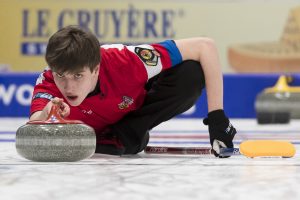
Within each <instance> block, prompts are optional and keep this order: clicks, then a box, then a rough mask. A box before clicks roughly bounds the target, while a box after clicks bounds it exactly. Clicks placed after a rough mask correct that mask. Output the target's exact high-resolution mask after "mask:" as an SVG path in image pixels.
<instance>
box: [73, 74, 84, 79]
mask: <svg viewBox="0 0 300 200" xmlns="http://www.w3.org/2000/svg"><path fill="white" fill-rule="evenodd" d="M82 76H83V75H82V74H74V77H75V78H77V79H78V78H81V77H82Z"/></svg>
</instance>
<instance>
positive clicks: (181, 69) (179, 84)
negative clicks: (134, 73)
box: [96, 61, 205, 154]
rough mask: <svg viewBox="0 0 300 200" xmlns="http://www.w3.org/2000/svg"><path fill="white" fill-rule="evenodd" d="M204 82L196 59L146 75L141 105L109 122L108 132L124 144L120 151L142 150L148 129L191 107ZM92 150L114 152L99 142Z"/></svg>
mask: <svg viewBox="0 0 300 200" xmlns="http://www.w3.org/2000/svg"><path fill="white" fill-rule="evenodd" d="M204 86H205V81H204V74H203V71H202V68H201V65H200V64H199V62H196V61H185V62H183V63H181V64H179V65H177V66H174V67H173V68H171V69H168V70H166V71H164V72H162V73H160V74H159V75H157V76H155V77H153V78H152V79H150V80H149V82H148V84H147V85H146V89H147V90H148V93H147V95H146V98H145V102H144V104H143V106H142V107H141V108H140V109H138V110H136V111H134V112H131V113H129V114H128V115H126V116H125V117H124V118H123V119H122V120H120V121H119V122H117V123H116V124H114V125H113V126H111V134H112V135H115V136H116V137H117V138H118V139H120V141H121V143H122V144H123V145H124V147H125V152H122V153H124V154H135V153H138V152H140V151H142V150H143V149H144V148H145V147H146V145H147V144H148V141H149V130H151V129H152V128H153V127H155V126H157V125H159V124H160V123H162V122H164V121H167V120H169V119H171V118H172V117H174V116H176V115H178V114H180V113H182V112H184V111H186V110H188V109H189V108H191V107H192V106H193V105H194V104H195V102H196V101H197V99H198V97H199V96H200V95H201V91H202V89H203V88H204ZM96 153H108V154H116V153H110V152H107V150H106V149H103V148H102V147H101V145H100V146H97V149H96ZM122 153H120V154H122Z"/></svg>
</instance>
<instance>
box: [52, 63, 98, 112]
mask: <svg viewBox="0 0 300 200" xmlns="http://www.w3.org/2000/svg"><path fill="white" fill-rule="evenodd" d="M98 72H99V66H98V67H96V68H95V70H94V71H93V72H91V71H90V69H89V68H88V67H84V68H83V69H82V70H81V71H77V72H74V73H68V72H65V73H59V72H52V74H53V78H54V82H55V84H56V86H57V87H58V89H59V91H60V92H61V93H62V95H63V97H64V98H65V99H66V101H67V102H68V103H69V104H70V105H71V106H78V105H80V104H81V103H82V102H83V100H84V99H85V98H86V97H87V95H88V94H89V93H90V92H92V91H93V90H94V89H95V86H96V84H97V80H98Z"/></svg>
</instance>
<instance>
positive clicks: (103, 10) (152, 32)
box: [0, 0, 300, 72]
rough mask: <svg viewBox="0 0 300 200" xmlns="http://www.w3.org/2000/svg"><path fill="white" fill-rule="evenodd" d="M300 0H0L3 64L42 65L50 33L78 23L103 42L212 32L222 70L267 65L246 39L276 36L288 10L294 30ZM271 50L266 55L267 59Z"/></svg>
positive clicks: (209, 34) (273, 38)
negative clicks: (292, 20)
mask: <svg viewBox="0 0 300 200" xmlns="http://www.w3.org/2000/svg"><path fill="white" fill-rule="evenodd" d="M299 5H300V4H299V2H298V1H296V0H286V1H276V0H273V1H271V0H270V1H255V0H254V1H247V0H237V1H231V0H222V1H221V0H219V1H217V0H185V1H181V0H153V1H146V0H86V1H80V0H72V1H71V0H59V1H58V0H43V1H36V0H23V1H19V0H1V2H0V20H1V26H0V33H1V37H0V70H2V71H5V70H11V71H22V72H24V71H41V70H43V69H44V67H45V65H46V63H45V61H44V57H43V56H44V53H45V50H46V46H47V41H48V39H49V37H50V36H51V35H52V34H53V33H55V32H56V31H57V30H58V29H60V28H61V27H64V26H67V25H79V26H81V27H83V28H88V29H90V30H91V31H92V32H93V33H94V34H95V35H96V36H97V37H98V39H99V41H100V43H101V44H107V43H126V44H136V43H152V42H159V41H162V40H165V39H180V38H187V37H199V36H205V37H211V38H213V39H214V40H215V41H216V44H217V47H218V49H219V52H220V58H221V62H222V67H223V71H224V72H247V71H251V70H252V69H254V68H252V66H251V65H263V64H262V63H263V62H264V60H263V61H261V60H260V59H259V58H260V56H261V55H262V53H260V54H258V55H256V54H255V56H254V58H253V56H252V55H253V54H252V51H251V49H250V50H249V48H248V49H247V48H244V46H243V45H244V44H248V43H250V46H251V45H252V43H255V44H256V43H259V44H260V43H261V42H265V41H266V42H268V41H274V42H277V41H279V40H280V37H281V34H282V33H283V32H284V27H286V24H287V20H288V19H289V16H292V17H290V18H292V19H294V23H292V26H291V27H292V29H293V27H294V29H293V30H296V29H297V27H298V21H299V20H300V19H299V17H298V16H299V14H298V13H300V11H299V9H298V10H297V6H299ZM295 9H296V11H292V10H295ZM291 13H292V14H291ZM288 24H289V23H288ZM290 24H291V23H290ZM289 27H290V26H289ZM293 41H294V40H293ZM235 44H238V45H242V46H238V47H237V46H236V45H235ZM276 44H277V43H276ZM246 47H247V45H246ZM254 47H255V48H254V50H255V52H257V51H262V50H261V49H260V48H259V45H258V47H257V45H254ZM289 47H290V46H288V47H287V48H289ZM279 48H280V50H281V49H282V47H279ZM245 49H246V50H247V52H246V53H244V50H245ZM252 49H253V48H252ZM257 49H258V50H257ZM268 49H269V46H268V47H267V50H268ZM229 50H230V52H231V53H230V56H229V57H228V55H227V52H228V51H229ZM249 51H250V52H249ZM294 53H295V52H294ZM296 53H297V51H296ZM276 55H277V54H276ZM276 55H275V56H276ZM297 55H298V54H297ZM251 56H252V57H251ZM272 56H273V54H272V55H270V56H269V55H262V57H263V59H264V58H266V57H267V61H268V59H269V57H272ZM249 57H250V58H249ZM273 57H274V56H273ZM228 59H230V60H229V61H228ZM252 60H254V61H255V62H252ZM242 61H245V62H244V63H243V62H242ZM258 61H260V62H258ZM267 61H266V62H267ZM249 63H250V64H249ZM288 63H289V62H288ZM283 64H287V63H286V62H284V63H283ZM297 64H298V61H296V62H294V63H293V68H292V71H297V70H298V68H296V67H295V65H297ZM240 65H242V66H240ZM275 65H277V63H276V62H275ZM244 66H246V69H245V68H244ZM263 67H264V66H262V67H256V68H255V69H256V70H258V71H259V69H263ZM268 69H270V70H271V71H272V68H268ZM276 69H278V68H276ZM289 69H290V68H285V69H284V70H286V71H289ZM279 70H280V67H279ZM252 71H253V70H252Z"/></svg>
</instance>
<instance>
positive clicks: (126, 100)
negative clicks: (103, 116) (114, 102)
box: [118, 96, 134, 110]
mask: <svg viewBox="0 0 300 200" xmlns="http://www.w3.org/2000/svg"><path fill="white" fill-rule="evenodd" d="M133 102H134V100H133V98H131V97H128V96H123V101H122V102H121V103H119V104H118V107H119V109H120V110H124V109H126V108H129V106H130V105H132V104H133Z"/></svg>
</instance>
